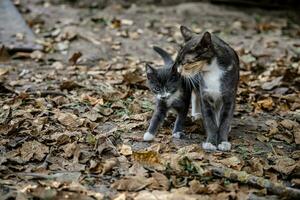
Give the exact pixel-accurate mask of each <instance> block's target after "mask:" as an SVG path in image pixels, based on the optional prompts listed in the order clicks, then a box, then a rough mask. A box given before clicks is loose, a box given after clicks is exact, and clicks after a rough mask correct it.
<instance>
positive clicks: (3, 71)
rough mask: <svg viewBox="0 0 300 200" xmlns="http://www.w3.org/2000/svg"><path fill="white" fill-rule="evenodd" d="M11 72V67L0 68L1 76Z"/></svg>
mask: <svg viewBox="0 0 300 200" xmlns="http://www.w3.org/2000/svg"><path fill="white" fill-rule="evenodd" d="M8 72H9V68H2V67H1V68H0V76H3V75H5V74H7V73H8Z"/></svg>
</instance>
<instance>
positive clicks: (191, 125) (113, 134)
mask: <svg viewBox="0 0 300 200" xmlns="http://www.w3.org/2000/svg"><path fill="white" fill-rule="evenodd" d="M56 2H57V1H56ZM18 7H19V9H20V10H21V12H22V13H23V14H24V17H25V18H26V20H27V22H28V24H29V25H30V26H31V27H32V29H33V30H34V31H35V32H36V33H37V36H38V38H39V40H38V43H40V44H42V45H43V46H44V50H43V51H42V52H41V51H35V52H33V53H27V52H18V53H16V54H14V55H9V54H8V53H7V51H6V50H5V49H4V48H2V49H1V51H0V61H1V64H0V66H1V67H0V99H1V100H0V194H1V197H4V199H9V198H10V197H12V198H15V197H16V198H17V199H29V198H33V199H67V198H68V199H115V200H126V199H141V200H142V199H149V200H151V199H153V200H154V199H162V200H165V199H247V198H257V196H266V198H271V197H272V198H274V199H277V198H278V197H277V196H271V195H272V194H268V193H267V192H266V190H265V189H264V188H254V187H253V186H250V185H247V184H241V183H237V182H232V181H231V180H229V179H226V178H219V177H215V176H213V175H212V174H211V173H210V171H209V170H208V167H210V166H214V167H227V168H231V169H235V170H238V171H244V172H247V173H249V174H252V175H255V176H258V177H264V178H265V179H269V180H271V181H272V182H279V183H281V184H284V185H286V186H291V187H295V188H299V187H300V179H299V177H300V176H299V175H300V171H299V169H300V162H299V158H300V151H299V145H300V126H299V120H300V113H299V109H300V99H299V96H300V93H299V85H300V84H299V83H300V76H299V74H300V40H299V36H300V32H299V30H300V29H299V25H297V24H295V23H293V21H290V19H288V18H284V17H282V15H280V12H279V11H278V12H270V13H268V15H265V14H264V12H265V11H259V10H254V11H252V12H251V13H249V14H248V13H247V12H245V13H243V12H241V11H237V10H236V9H226V8H224V7H222V6H213V5H210V4H205V3H189V4H181V5H176V6H168V7H157V6H153V5H152V6H148V5H144V6H136V5H132V6H131V7H129V8H127V7H126V8H124V7H122V6H121V5H119V4H116V5H110V6H109V7H107V8H105V9H103V10H99V9H98V8H97V9H95V8H88V7H76V6H75V5H70V4H65V5H60V4H52V2H51V1H39V0H26V1H22V2H21V4H20V5H18ZM211 10H214V12H212V11H211ZM174 13H176V15H174ZM215 13H220V14H215ZM137 16H139V17H137ZM279 16H280V17H279ZM224 18H226V19H227V20H226V21H224V20H223V19H224ZM180 24H185V25H187V26H190V27H192V28H193V29H194V30H195V31H202V30H209V31H215V32H217V33H218V34H219V35H220V37H222V38H224V40H226V41H228V42H229V43H230V44H231V45H232V46H233V47H234V48H235V49H236V50H237V52H238V53H239V55H240V60H241V81H240V85H239V91H238V98H237V108H236V113H235V120H234V123H233V129H232V133H231V136H230V137H231V138H230V140H231V141H232V144H233V150H232V151H231V152H228V153H223V152H215V153H207V152H204V151H203V150H202V149H201V147H200V145H199V144H201V142H202V141H203V140H204V138H205V136H204V132H203V129H202V128H201V123H199V122H191V120H190V118H189V119H188V120H187V123H186V124H187V128H186V133H187V134H186V137H185V138H184V139H182V140H173V139H172V138H171V127H172V125H173V122H174V116H173V115H170V116H169V117H168V118H167V120H166V121H165V123H164V125H163V127H162V128H161V129H160V131H159V134H158V136H157V137H156V139H155V141H154V142H152V143H146V142H142V140H141V139H142V135H143V133H144V131H145V130H146V128H147V126H148V121H149V119H150V117H151V114H152V111H153V98H152V94H151V93H150V92H149V91H148V89H147V86H146V82H145V76H144V61H152V62H154V63H161V61H160V59H159V58H158V57H157V56H156V55H155V53H154V52H153V51H152V49H151V47H152V45H153V44H155V45H159V46H162V47H164V48H165V49H167V50H168V51H169V52H170V53H172V54H173V55H175V53H176V50H177V49H178V46H179V45H178V44H180V43H182V38H181V36H180V33H179V25H180Z"/></svg>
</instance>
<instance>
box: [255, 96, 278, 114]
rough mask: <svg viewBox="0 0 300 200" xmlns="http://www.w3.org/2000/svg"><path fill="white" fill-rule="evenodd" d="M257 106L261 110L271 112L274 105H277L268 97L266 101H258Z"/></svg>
mask: <svg viewBox="0 0 300 200" xmlns="http://www.w3.org/2000/svg"><path fill="white" fill-rule="evenodd" d="M257 104H258V106H259V107H260V108H262V109H265V110H269V111H270V110H272V109H273V107H274V105H275V104H274V102H273V99H272V97H268V98H266V99H263V100H260V101H257Z"/></svg>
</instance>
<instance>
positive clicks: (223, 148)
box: [218, 142, 231, 151]
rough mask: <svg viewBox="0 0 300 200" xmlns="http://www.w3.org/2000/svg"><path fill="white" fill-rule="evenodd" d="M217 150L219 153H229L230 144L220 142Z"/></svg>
mask: <svg viewBox="0 0 300 200" xmlns="http://www.w3.org/2000/svg"><path fill="white" fill-rule="evenodd" d="M218 149H219V150H220V151H230V149H231V144H230V142H221V144H219V145H218Z"/></svg>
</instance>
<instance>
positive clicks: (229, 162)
mask: <svg viewBox="0 0 300 200" xmlns="http://www.w3.org/2000/svg"><path fill="white" fill-rule="evenodd" d="M218 162H220V163H222V164H223V165H225V166H227V167H229V168H233V169H236V170H241V169H242V167H243V163H242V161H241V160H240V159H239V158H238V157H236V156H232V157H229V158H225V159H222V160H218Z"/></svg>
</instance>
